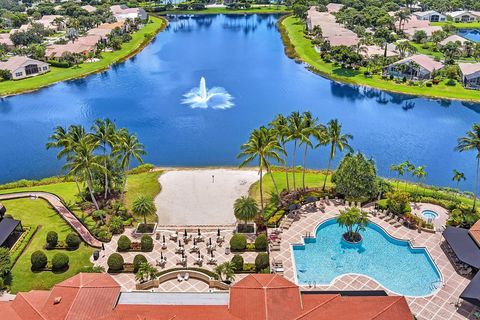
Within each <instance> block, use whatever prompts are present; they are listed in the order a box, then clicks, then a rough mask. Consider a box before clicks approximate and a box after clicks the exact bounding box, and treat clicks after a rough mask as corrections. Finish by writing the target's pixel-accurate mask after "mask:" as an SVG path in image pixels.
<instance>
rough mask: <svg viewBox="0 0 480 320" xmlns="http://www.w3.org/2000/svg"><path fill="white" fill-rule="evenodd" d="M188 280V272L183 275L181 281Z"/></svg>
mask: <svg viewBox="0 0 480 320" xmlns="http://www.w3.org/2000/svg"><path fill="white" fill-rule="evenodd" d="M188 279H190V274H189V273H188V272H185V275H184V276H183V281H188Z"/></svg>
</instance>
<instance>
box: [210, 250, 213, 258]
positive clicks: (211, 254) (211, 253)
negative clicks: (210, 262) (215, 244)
mask: <svg viewBox="0 0 480 320" xmlns="http://www.w3.org/2000/svg"><path fill="white" fill-rule="evenodd" d="M210 256H211V257H212V258H214V256H213V250H212V251H211V252H210Z"/></svg>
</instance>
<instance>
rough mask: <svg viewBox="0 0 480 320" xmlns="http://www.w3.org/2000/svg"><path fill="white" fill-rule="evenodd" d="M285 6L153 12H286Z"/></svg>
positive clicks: (163, 13) (160, 13) (159, 13)
mask: <svg viewBox="0 0 480 320" xmlns="http://www.w3.org/2000/svg"><path fill="white" fill-rule="evenodd" d="M288 12H290V11H289V10H288V9H287V7H286V6H283V5H281V6H273V5H272V6H252V7H251V8H250V9H241V10H232V9H227V8H207V9H205V10H197V11H194V10H170V11H164V12H156V13H154V14H158V15H165V14H254V13H262V14H264V13H288Z"/></svg>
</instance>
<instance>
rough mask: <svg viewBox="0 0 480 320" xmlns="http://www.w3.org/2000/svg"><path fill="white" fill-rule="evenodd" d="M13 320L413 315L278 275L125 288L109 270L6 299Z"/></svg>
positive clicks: (389, 303) (401, 303) (402, 318)
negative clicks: (170, 288) (191, 286)
mask: <svg viewBox="0 0 480 320" xmlns="http://www.w3.org/2000/svg"><path fill="white" fill-rule="evenodd" d="M0 313H1V314H2V315H3V316H4V317H6V318H7V319H12V320H24V319H25V320H26V319H28V320H30V319H39V320H40V319H42V320H52V319H82V320H94V319H95V320H96V319H101V320H122V319H125V320H126V319H149V320H164V319H175V320H187V319H188V320H191V319H197V320H207V319H211V320H217V319H222V320H267V319H275V320H293V319H304V320H310V319H312V320H313V319H316V320H327V319H329V320H331V319H356V320H373V319H375V320H411V319H413V315H412V313H411V311H410V308H409V307H408V304H407V301H406V300H405V298H404V297H399V296H385V295H370V296H362V295H356V296H346V295H341V294H339V293H321V292H309V293H305V292H302V291H301V290H300V289H299V287H298V286H297V285H296V284H294V283H292V282H290V281H288V280H286V279H285V278H283V277H281V276H279V275H274V274H252V275H248V276H246V277H245V278H243V279H242V280H240V281H238V282H237V283H235V284H234V285H233V286H232V287H231V288H230V291H229V292H188V293H187V292H186V293H182V292H178V293H171V292H150V291H143V292H138V291H137V292H121V290H120V285H119V284H117V283H116V282H115V280H114V279H113V278H112V277H111V276H110V275H108V274H102V273H80V274H77V275H75V276H73V277H72V278H70V279H67V280H65V281H63V282H61V283H59V284H57V285H55V286H54V287H53V288H52V289H51V290H50V291H42V290H34V291H31V292H21V293H18V294H17V295H16V297H15V299H14V300H13V301H4V302H0Z"/></svg>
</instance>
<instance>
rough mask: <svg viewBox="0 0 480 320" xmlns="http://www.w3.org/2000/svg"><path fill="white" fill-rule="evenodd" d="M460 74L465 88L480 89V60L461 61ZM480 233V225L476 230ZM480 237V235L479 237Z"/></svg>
mask: <svg viewBox="0 0 480 320" xmlns="http://www.w3.org/2000/svg"><path fill="white" fill-rule="evenodd" d="M458 66H459V67H460V75H461V76H462V83H463V86H464V87H465V88H468V89H476V90H480V62H477V63H459V64H458ZM474 231H476V233H477V234H480V227H479V226H477V229H476V230H474ZM477 239H480V237H477Z"/></svg>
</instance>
